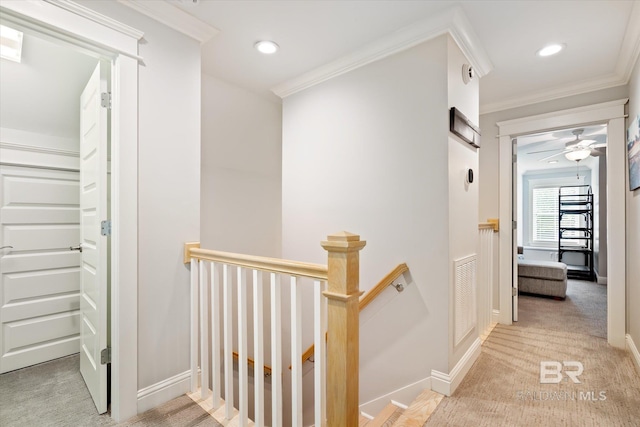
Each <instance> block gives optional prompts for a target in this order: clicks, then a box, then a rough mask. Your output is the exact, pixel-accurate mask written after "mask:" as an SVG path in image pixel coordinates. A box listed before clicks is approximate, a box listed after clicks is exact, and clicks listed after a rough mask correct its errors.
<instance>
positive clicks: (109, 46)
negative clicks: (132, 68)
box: [0, 0, 142, 62]
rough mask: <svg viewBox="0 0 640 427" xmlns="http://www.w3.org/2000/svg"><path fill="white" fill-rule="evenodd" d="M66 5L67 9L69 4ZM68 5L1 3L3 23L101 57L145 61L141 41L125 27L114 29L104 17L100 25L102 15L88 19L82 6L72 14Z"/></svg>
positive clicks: (20, 1) (7, 0)
mask: <svg viewBox="0 0 640 427" xmlns="http://www.w3.org/2000/svg"><path fill="white" fill-rule="evenodd" d="M65 6H66V7H67V8H68V7H69V4H65ZM65 6H61V5H60V4H58V3H57V2H54V3H47V2H46V1H44V0H34V1H23V0H2V3H0V11H1V12H2V14H1V17H2V19H3V20H6V21H7V22H11V23H12V24H13V25H15V26H17V27H19V29H29V30H33V31H36V32H38V33H40V34H43V35H45V36H49V37H52V38H54V39H58V40H63V41H66V42H68V43H71V44H73V45H74V46H78V47H80V48H82V49H85V50H86V51H89V52H94V53H97V54H99V55H104V56H110V57H112V58H115V57H116V56H117V55H120V54H121V55H127V56H130V57H132V58H135V59H136V60H138V61H140V62H142V58H141V57H140V56H138V40H139V39H137V38H135V37H131V36H130V35H129V34H126V33H123V32H122V27H121V28H111V27H110V26H109V24H108V23H109V22H110V21H112V20H111V19H110V18H107V17H105V19H104V20H103V21H102V22H98V21H99V19H98V18H97V17H98V16H99V14H98V13H96V12H93V11H92V12H91V13H89V15H88V16H85V15H86V14H83V13H82V12H81V11H82V10H83V9H82V8H81V7H78V8H75V10H74V11H73V12H72V11H70V10H68V9H67V8H65ZM112 26H113V25H112ZM115 27H117V26H115ZM125 27H126V26H125ZM138 33H140V32H138ZM140 34H142V33H140Z"/></svg>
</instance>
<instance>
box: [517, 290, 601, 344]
mask: <svg viewBox="0 0 640 427" xmlns="http://www.w3.org/2000/svg"><path fill="white" fill-rule="evenodd" d="M518 307H519V310H518V323H517V324H518V325H520V326H536V327H539V328H541V329H553V330H558V331H571V332H575V333H580V334H584V335H593V336H596V337H600V338H605V339H606V338H607V287H606V286H605V285H598V284H597V283H594V282H585V281H582V280H569V281H568V283H567V297H566V298H565V300H564V301H562V300H554V299H553V298H544V297H540V296H533V295H527V294H520V296H519V297H518Z"/></svg>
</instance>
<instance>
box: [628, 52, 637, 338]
mask: <svg viewBox="0 0 640 427" xmlns="http://www.w3.org/2000/svg"><path fill="white" fill-rule="evenodd" d="M638 114H640V59H639V60H638V61H637V62H636V65H635V67H634V69H633V74H632V76H631V80H630V82H629V118H628V119H627V123H626V125H627V127H628V126H629V124H630V123H631V121H632V120H633V118H635V117H637V115H638ZM628 173H629V171H628V169H627V176H628ZM628 182H629V181H628V177H627V183H628ZM627 185H628V184H627ZM625 191H626V192H627V204H626V205H627V207H626V209H627V333H628V334H629V335H630V336H631V338H632V339H633V341H634V343H635V345H636V347H638V346H640V308H639V307H640V262H638V260H640V190H635V191H633V192H632V191H629V187H627V188H626V189H625Z"/></svg>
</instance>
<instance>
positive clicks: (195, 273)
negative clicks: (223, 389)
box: [190, 258, 198, 393]
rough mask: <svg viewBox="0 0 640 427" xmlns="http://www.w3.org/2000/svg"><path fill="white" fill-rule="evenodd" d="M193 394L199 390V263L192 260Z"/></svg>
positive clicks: (191, 353) (191, 354)
mask: <svg viewBox="0 0 640 427" xmlns="http://www.w3.org/2000/svg"><path fill="white" fill-rule="evenodd" d="M190 358H191V363H190V364H191V392H192V393H195V392H196V390H197V389H198V261H197V260H196V259H194V258H191V352H190Z"/></svg>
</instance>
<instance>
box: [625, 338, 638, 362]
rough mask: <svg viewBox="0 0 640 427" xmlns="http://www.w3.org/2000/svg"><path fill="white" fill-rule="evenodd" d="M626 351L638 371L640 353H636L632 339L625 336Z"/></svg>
mask: <svg viewBox="0 0 640 427" xmlns="http://www.w3.org/2000/svg"><path fill="white" fill-rule="evenodd" d="M626 343H627V349H629V352H630V353H631V356H632V359H633V361H634V362H635V364H636V367H637V368H638V369H639V370H640V351H638V347H637V346H636V343H635V342H633V338H631V335H629V334H627V336H626Z"/></svg>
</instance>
